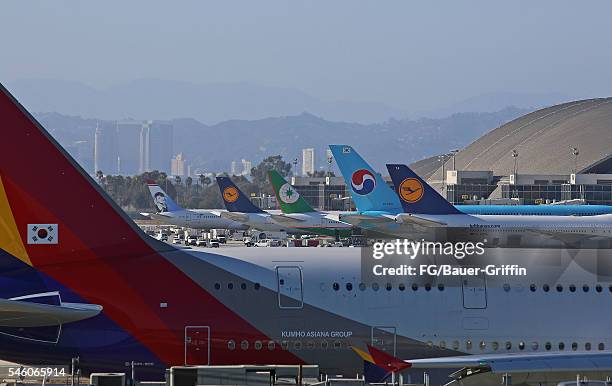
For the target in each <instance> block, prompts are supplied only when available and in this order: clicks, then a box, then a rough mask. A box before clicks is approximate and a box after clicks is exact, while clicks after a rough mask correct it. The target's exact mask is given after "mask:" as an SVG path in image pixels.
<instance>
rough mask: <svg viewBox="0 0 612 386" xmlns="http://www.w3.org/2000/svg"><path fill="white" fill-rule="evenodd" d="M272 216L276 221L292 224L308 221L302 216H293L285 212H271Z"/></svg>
mask: <svg viewBox="0 0 612 386" xmlns="http://www.w3.org/2000/svg"><path fill="white" fill-rule="evenodd" d="M270 217H271V218H272V220H274V221H275V222H277V223H279V224H292V223H301V222H304V221H306V220H304V219H301V218H293V217H291V216H288V215H284V214H271V215H270Z"/></svg>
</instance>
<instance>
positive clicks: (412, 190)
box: [398, 178, 423, 204]
mask: <svg viewBox="0 0 612 386" xmlns="http://www.w3.org/2000/svg"><path fill="white" fill-rule="evenodd" d="M398 192H399V196H400V198H401V199H402V200H403V201H404V202H407V203H409V204H414V203H415V202H417V201H419V200H420V199H421V198H422V197H423V184H422V183H421V181H419V180H418V179H416V178H406V179H405V180H404V181H402V182H401V184H400V185H399V189H398Z"/></svg>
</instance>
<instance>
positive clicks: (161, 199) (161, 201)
mask: <svg viewBox="0 0 612 386" xmlns="http://www.w3.org/2000/svg"><path fill="white" fill-rule="evenodd" d="M147 185H148V186H149V192H150V193H151V197H153V201H154V202H155V206H156V207H157V210H158V211H159V212H174V211H177V210H182V209H183V208H181V207H180V206H178V205H177V204H176V202H174V200H172V197H170V196H169V195H168V194H166V192H164V190H163V189H162V188H160V187H159V185H157V183H156V182H155V181H147Z"/></svg>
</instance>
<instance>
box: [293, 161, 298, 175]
mask: <svg viewBox="0 0 612 386" xmlns="http://www.w3.org/2000/svg"><path fill="white" fill-rule="evenodd" d="M297 163H298V159H297V158H294V159H293V176H294V177H297Z"/></svg>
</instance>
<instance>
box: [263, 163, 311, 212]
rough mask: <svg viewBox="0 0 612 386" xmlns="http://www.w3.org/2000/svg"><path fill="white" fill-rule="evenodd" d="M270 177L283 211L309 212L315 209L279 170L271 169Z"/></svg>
mask: <svg viewBox="0 0 612 386" xmlns="http://www.w3.org/2000/svg"><path fill="white" fill-rule="evenodd" d="M268 178H269V179H270V183H271V184H272V189H273V190H274V194H275V195H276V200H277V201H278V204H279V205H280V207H281V210H282V211H283V213H286V214H290V213H308V212H314V211H315V210H314V209H313V208H312V206H310V204H308V203H307V202H306V200H304V197H302V196H301V195H300V193H298V191H297V190H295V188H294V187H293V186H291V185H290V184H289V183H288V182H287V180H285V179H284V178H283V176H281V175H280V173H279V172H277V171H276V170H270V171H269V172H268Z"/></svg>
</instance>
